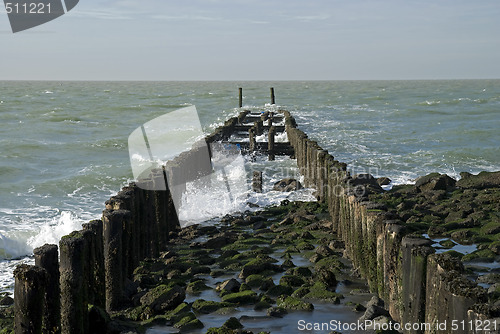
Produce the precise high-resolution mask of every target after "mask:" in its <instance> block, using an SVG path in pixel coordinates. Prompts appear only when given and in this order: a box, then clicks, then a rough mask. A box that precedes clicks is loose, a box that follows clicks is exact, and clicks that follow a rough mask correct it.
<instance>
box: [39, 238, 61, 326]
mask: <svg viewBox="0 0 500 334" xmlns="http://www.w3.org/2000/svg"><path fill="white" fill-rule="evenodd" d="M33 254H34V255H35V265H36V266H37V267H41V268H43V269H45V270H46V271H47V289H46V291H45V307H44V316H43V327H44V328H45V329H46V330H47V331H48V333H59V331H60V326H61V301H60V297H61V290H60V286H59V257H58V248H57V245H48V244H45V245H43V246H42V247H38V248H35V249H34V250H33Z"/></svg>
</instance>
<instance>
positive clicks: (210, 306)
mask: <svg viewBox="0 0 500 334" xmlns="http://www.w3.org/2000/svg"><path fill="white" fill-rule="evenodd" d="M233 305H234V304H232V303H227V302H216V301H212V300H204V299H197V300H195V301H194V303H193V305H192V306H191V307H192V308H193V311H195V312H197V313H204V314H208V313H212V312H215V311H217V310H219V309H221V308H223V307H232V306H233Z"/></svg>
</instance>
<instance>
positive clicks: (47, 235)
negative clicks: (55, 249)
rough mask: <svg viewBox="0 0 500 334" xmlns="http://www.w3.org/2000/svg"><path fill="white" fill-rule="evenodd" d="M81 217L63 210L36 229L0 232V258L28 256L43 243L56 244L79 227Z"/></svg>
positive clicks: (82, 221)
mask: <svg viewBox="0 0 500 334" xmlns="http://www.w3.org/2000/svg"><path fill="white" fill-rule="evenodd" d="M82 223H84V220H83V219H80V218H79V217H77V216H76V215H74V214H73V213H72V212H70V211H63V212H61V214H60V215H59V216H57V217H54V218H53V219H52V220H51V221H49V222H47V223H45V224H44V225H42V226H40V227H39V228H38V231H36V230H33V229H32V230H17V231H8V232H5V231H4V232H3V233H0V260H13V259H19V258H22V257H25V256H30V255H31V254H32V253H33V249H35V248H37V247H40V246H43V245H44V244H58V243H59V240H60V239H61V237H63V236H64V235H67V234H69V233H71V232H72V231H76V230H79V229H81V227H82Z"/></svg>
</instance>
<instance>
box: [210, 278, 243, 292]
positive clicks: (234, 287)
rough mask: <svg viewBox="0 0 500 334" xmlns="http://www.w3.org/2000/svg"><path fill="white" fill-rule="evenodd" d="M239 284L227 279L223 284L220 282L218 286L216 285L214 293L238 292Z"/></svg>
mask: <svg viewBox="0 0 500 334" xmlns="http://www.w3.org/2000/svg"><path fill="white" fill-rule="evenodd" d="M240 286H241V284H240V282H238V281H237V280H236V279H234V278H231V279H228V280H226V281H224V282H222V283H221V284H220V285H217V288H216V291H222V290H225V291H228V292H238V291H240Z"/></svg>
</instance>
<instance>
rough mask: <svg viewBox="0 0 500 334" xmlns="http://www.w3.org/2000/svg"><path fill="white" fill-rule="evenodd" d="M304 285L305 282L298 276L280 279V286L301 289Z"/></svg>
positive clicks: (286, 276)
mask: <svg viewBox="0 0 500 334" xmlns="http://www.w3.org/2000/svg"><path fill="white" fill-rule="evenodd" d="M304 283H305V282H304V280H303V279H302V278H301V277H300V276H296V275H284V276H282V277H281V278H280V285H285V286H291V287H299V286H301V285H303V284H304Z"/></svg>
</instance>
